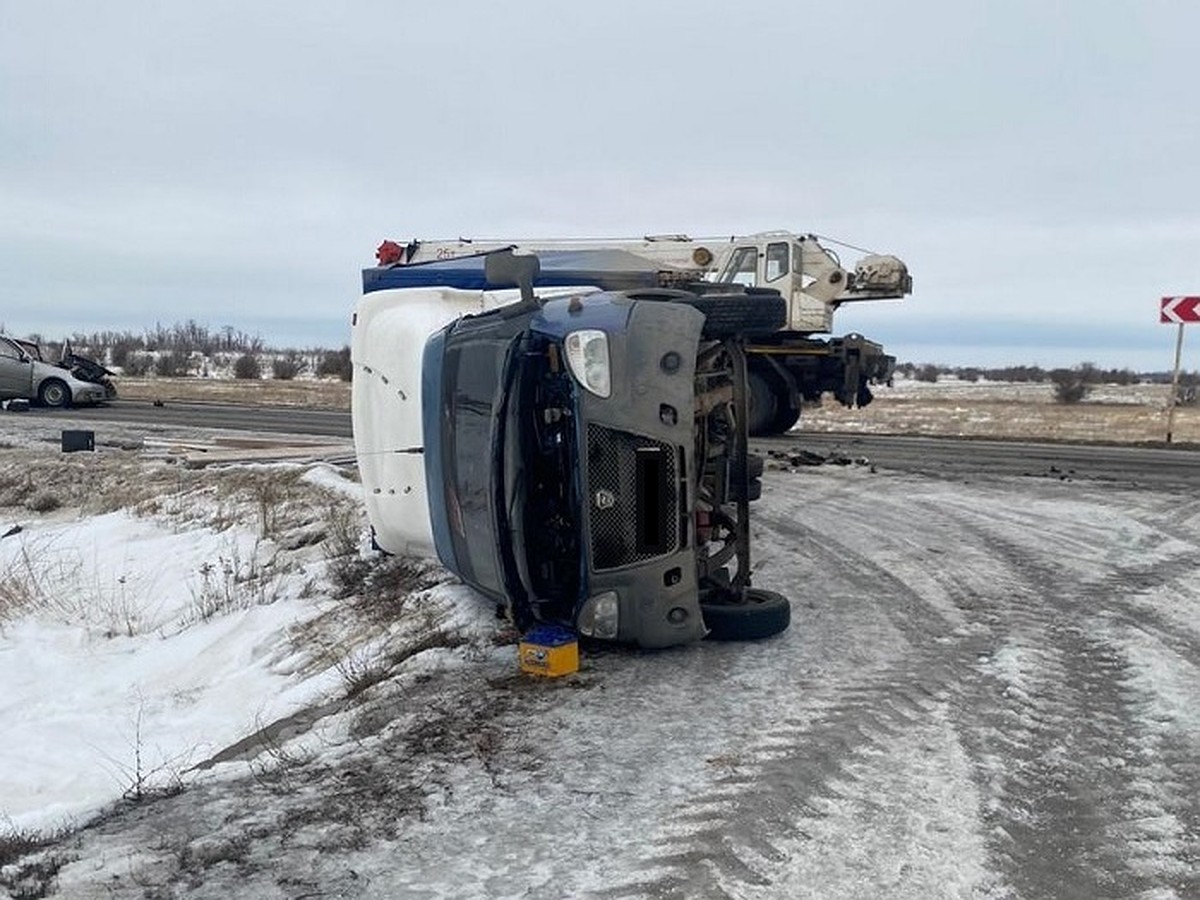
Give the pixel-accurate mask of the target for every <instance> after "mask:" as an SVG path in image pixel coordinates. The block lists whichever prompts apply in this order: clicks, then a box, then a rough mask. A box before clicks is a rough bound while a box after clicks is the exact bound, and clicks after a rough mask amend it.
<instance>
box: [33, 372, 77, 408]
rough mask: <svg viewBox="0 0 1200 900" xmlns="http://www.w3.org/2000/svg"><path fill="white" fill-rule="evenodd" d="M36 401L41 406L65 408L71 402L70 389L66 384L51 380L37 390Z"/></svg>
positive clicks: (54, 379) (43, 383)
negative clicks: (39, 402)
mask: <svg viewBox="0 0 1200 900" xmlns="http://www.w3.org/2000/svg"><path fill="white" fill-rule="evenodd" d="M38 400H39V401H41V403H42V405H43V406H58V407H61V406H66V405H67V404H69V403H70V402H71V389H70V388H68V387H67V385H66V382H63V381H59V380H58V379H57V378H51V379H49V380H48V381H43V382H42V386H41V387H40V388H38Z"/></svg>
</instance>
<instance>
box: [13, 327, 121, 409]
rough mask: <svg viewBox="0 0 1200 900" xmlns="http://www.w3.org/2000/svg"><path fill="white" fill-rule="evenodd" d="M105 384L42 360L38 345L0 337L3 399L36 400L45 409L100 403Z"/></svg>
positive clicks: (105, 395) (103, 398) (104, 395)
mask: <svg viewBox="0 0 1200 900" xmlns="http://www.w3.org/2000/svg"><path fill="white" fill-rule="evenodd" d="M107 398H108V391H107V390H106V389H105V387H104V385H101V384H96V383H94V382H91V381H83V380H81V379H79V378H76V377H75V376H74V375H73V374H72V373H71V371H70V370H69V369H66V368H63V367H62V366H56V365H54V364H53V363H48V362H46V361H44V360H43V359H42V358H41V354H40V353H39V352H38V351H37V345H36V344H31V343H30V342H28V341H22V340H19V339H17V338H13V337H8V336H7V335H0V400H16V399H22V400H32V401H35V402H37V403H40V404H42V405H43V406H51V407H62V406H70V405H71V404H75V403H100V402H101V401H103V400H106V399H107Z"/></svg>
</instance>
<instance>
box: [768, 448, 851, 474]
mask: <svg viewBox="0 0 1200 900" xmlns="http://www.w3.org/2000/svg"><path fill="white" fill-rule="evenodd" d="M767 456H768V457H769V458H770V459H771V462H772V465H771V468H773V469H798V468H800V467H802V466H870V465H871V460H869V459H868V458H867V457H865V456H847V455H846V454H844V453H842V452H840V451H838V450H833V451H831V452H829V453H817V452H815V451H813V450H805V449H803V448H802V447H792V448H791V449H788V450H768V451H767ZM872 469H873V467H872Z"/></svg>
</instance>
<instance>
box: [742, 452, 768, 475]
mask: <svg viewBox="0 0 1200 900" xmlns="http://www.w3.org/2000/svg"><path fill="white" fill-rule="evenodd" d="M766 467H767V461H766V460H765V459H764V458H763V456H762V454H760V453H747V454H746V474H747V475H748V476H749V477H750V478H761V477H762V473H763V469H765V468H766Z"/></svg>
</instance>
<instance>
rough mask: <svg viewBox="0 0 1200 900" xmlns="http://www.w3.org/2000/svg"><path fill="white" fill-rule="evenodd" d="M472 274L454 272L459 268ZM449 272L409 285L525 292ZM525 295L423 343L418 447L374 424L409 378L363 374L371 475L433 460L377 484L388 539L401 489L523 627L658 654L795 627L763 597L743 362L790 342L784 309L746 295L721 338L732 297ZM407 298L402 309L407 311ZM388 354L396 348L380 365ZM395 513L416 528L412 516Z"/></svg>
mask: <svg viewBox="0 0 1200 900" xmlns="http://www.w3.org/2000/svg"><path fill="white" fill-rule="evenodd" d="M475 264H476V263H475V262H474V261H470V260H468V261H463V260H456V261H455V263H454V265H453V268H454V270H455V271H457V272H459V273H461V272H462V271H464V270H471V271H474V269H473V268H472V267H473V266H474V265H475ZM435 266H437V264H428V268H424V267H423V266H408V267H405V268H406V269H407V270H409V271H408V272H405V273H404V275H405V276H406V277H409V278H411V277H413V276H414V274H415V277H416V278H417V279H418V280H428V281H430V282H436V281H438V280H442V281H454V282H455V287H454V288H453V289H452V290H454V291H460V290H476V289H479V288H481V287H482V288H484V289H485V290H486V289H488V288H496V287H508V286H511V285H508V284H503V283H502V284H500V285H497V284H495V283H493V282H490V281H488V280H487V279H484V281H483V282H482V283H474V282H469V281H464V279H463V278H462V277H461V274H460V275H456V276H453V277H452V273H451V271H450V268H451V267H446V266H443V267H442V268H441V270H440V271H431V270H432V269H434V267H435ZM536 267H537V264H535V268H536ZM412 270H418V271H417V272H415V273H413V272H412ZM369 271H370V270H369ZM481 271H482V268H481ZM541 271H542V272H546V271H548V270H546V269H542V270H541ZM549 271H552V270H549ZM370 277H371V278H374V279H376V280H375V282H374V283H376V284H388V285H390V286H391V287H389V288H388V289H389V290H390V289H394V287H395V285H396V284H397V281H396V274H393V275H392V276H390V277H382V276H381V275H380V273H378V272H373V273H372V275H371V276H370ZM561 277H562V278H563V279H564V280H567V279H580V278H581V277H586V278H587V279H589V281H585V282H584V284H588V283H589V282H591V283H594V282H597V281H599V282H603V281H604V280H605V278H604V277H602V276H601V275H599V274H597V273H591V274H588V275H581V273H579V272H571V273H569V274H564V275H562V276H561ZM399 283H400V284H405V283H406V282H404V281H403V280H401V281H400V282H399ZM464 284H466V287H463V285H464ZM420 287H421V288H423V289H426V290H428V289H431V288H435V285H434V284H432V283H430V284H423V285H420ZM529 287H530V286H528V285H527V286H525V287H524V289H523V291H522V293H523V298H522V299H520V300H517V301H515V302H509V303H498V304H496V305H493V306H492V308H486V307H487V306H488V304H487V303H486V302H482V303H480V307H479V309H478V310H477V311H473V312H470V313H467V314H461V312H462V311H461V309H459V310H457V312H458V313H460V314H455V315H454V317H453V318H452V319H451V320H450V321H448V322H446V323H445V324H443V325H441V327H439V328H438V329H437V330H436V331H434V332H433V334H432V335H431V336H429V337H428V338H427V339H425V340H424V341H423V347H420V363H419V398H420V400H419V421H420V436H419V437H420V440H419V444H412V446H409V447H396V448H384V447H383V446H381V445H380V443H379V440H378V435H377V434H374V432H378V431H379V430H380V429H379V428H377V427H372V422H378V421H379V419H380V409H379V406H380V404H382V403H393V402H395V401H394V397H395V395H397V394H400V395H403V396H404V398H405V400H404V402H405V403H411V399H412V397H411V395H412V394H413V393H414V392H413V390H412V387H413V386H412V385H411V382H412V380H413V379H412V378H411V375H410V378H409V382H410V384H409V386H408V387H407V388H406V387H400V386H397V382H396V381H394V380H393V379H389V380H388V384H387V389H386V390H380V389H379V388H380V385H379V384H378V378H379V369H380V363H379V362H375V363H374V364H372V362H371V361H369V360H364V359H357V358H356V360H355V362H356V371H355V380H354V390H355V392H356V397H355V437H356V443H357V444H358V449H359V459H360V466H361V464H362V463H363V460H364V459H366V460H367V461H368V466H367V468H368V469H370V468H371V465H372V462H371V457H372V456H377V455H379V454H381V453H386V450H387V449H394V450H396V451H405V450H407V451H412V452H409V453H400V452H397V453H396V454H394V455H397V456H399V455H407V456H409V457H412V458H418V459H419V460H420V463H421V467H422V469H423V484H421V485H420V491H414V485H412V484H408V485H407V486H406V487H407V488H408V490H407V491H405V488H404V487H401V486H400V485H399V482H396V483H385V482H387V479H386V478H380V477H378V475H379V473H378V470H377V469H376V470H374V471H372V472H368V471H367V470H364V472H363V475H364V479H363V480H364V486H365V487H366V488H367V489H368V498H369V502H368V513H369V514H370V516H371V519H372V525H373V526H376V535H377V540H378V539H379V534H380V533H381V531H382V533H385V534H394V533H395V531H396V529H395V528H392V529H389V528H387V527H386V526H387V524H388V523H387V522H385V521H383V520H384V519H387V518H388V517H389V516H391V517H393V518H394V517H395V516H396V515H397V513H396V512H395V511H394V510H393V511H392V512H389V507H388V505H387V504H388V502H390V501H389V498H388V495H387V492H388V491H390V492H391V497H396V498H400V499H402V498H403V497H407V496H409V495H411V494H413V493H414V492H416V493H420V494H422V495H423V501H424V503H425V505H426V507H427V523H428V535H429V544H431V546H432V549H433V550H434V552H435V553H436V555H437V557H438V558H439V559H440V560H441V562H442V563H443V564H444V565H445V566H446V567H447V568H448V569H450V570H451V571H453V572H454V573H455V574H457V575H458V576H459V577H460V578H461V579H462V580H463V581H464V582H465V583H467V584H469V585H471V586H472V587H473V588H475V589H476V590H477V591H478V592H480V593H482V594H484V595H486V596H487V597H490V598H492V599H493V600H495V601H497V602H498V603H501V604H504V605H505V606H506V608H507V609H508V610H509V611H510V614H511V616H512V618H513V619H514V621H515V622H516V624H517V625H518V626H519V627H521V628H522V629H524V628H526V627H529V626H531V625H533V624H534V623H539V622H541V623H552V624H559V625H565V626H567V627H570V628H573V629H575V630H577V631H578V632H579V633H580V634H582V635H585V636H589V637H594V638H600V639H609V640H616V641H621V642H628V643H635V644H638V645H641V646H644V647H664V646H669V645H673V644H681V643H687V642H690V641H695V640H698V639H700V638H702V637H704V636H705V635H706V634H708V633H709V632H710V631H716V632H718V633H719V634H718V636H730V637H763V636H766V635H768V634H773V633H775V632H777V631H780V630H782V629H783V628H784V627H786V625H787V619H788V608H787V602H786V600H783V598H781V597H779V596H778V595H773V594H770V592H764V591H756V590H753V589H751V588H750V582H749V529H748V509H749V502H750V501H751V500H752V499H753V498H754V497H755V496H757V493H756V492H757V491H758V490H761V484H760V483H759V482H758V475H759V474H761V467H758V468H757V469H756V468H755V466H754V465H752V464H751V458H750V457H749V454H748V453H747V445H746V427H745V418H744V409H745V403H746V398H745V378H746V376H745V360H744V356H743V355H742V354H741V351H740V347H739V340H740V335H741V332H742V331H744V330H745V329H746V328H753V327H755V323H757V327H759V328H770V327H778V317H779V316H781V315H783V304H782V300H781V299H780V300H779V302H778V303H773V302H772V301H773V299H777V298H771V297H770V296H759V295H754V294H751V295H747V296H746V303H745V304H743V307H744V309H743V315H742V316H739V317H737V320H736V321H734V322H732V323H731V322H724V323H722V322H718V323H716V325H714V324H713V322H711V321H710V319H711V318H712V310H714V309H717V308H719V309H720V310H721V311H722V312H721V315H724V316H728V315H729V310H730V308H731V307H730V304H729V303H728V297H722V298H721V300H722V302H721V303H719V304H708V305H706V303H705V302H704V301H705V298H699V297H696V296H695V295H691V294H688V293H687V292H685V291H676V290H663V289H661V288H657V287H655V286H636V285H635V286H633V287H630V288H627V289H625V290H603V289H591V290H587V289H584V290H578V291H574V290H568V291H565V292H560V293H559V295H558V296H553V297H550V298H538V297H535V296H534V295H533V292H532V290H530V289H529ZM435 289H440V288H435ZM372 293H374V292H373V291H370V290H369V291H368V292H367V296H368V297H370V295H371V294H372ZM398 293H400V294H403V290H400V291H398ZM444 299H445V296H444V295H443V300H444ZM394 300H395V304H397V305H399V306H400V308H403V301H404V298H403V297H398V298H394ZM735 305H736V304H735ZM368 318H369V319H370V320H371V321H376V320H377V319H378V316H373V317H372V316H368ZM362 324H363V325H364V326H366V327H369V324H368V323H367V322H364V323H362ZM358 326H359V321H358V317H357V316H356V327H358ZM368 343H369V341H367V340H365V339H364V340H361V341H360V340H358V335H356V341H355V345H354V347H353V348H352V352H355V353H356V355H360V356H361V355H366V353H367V349H366V346H367V344H368ZM360 345H362V347H363V349H362V351H361V352H360V351H359V347H360ZM396 350H397V352H398V353H402V352H403V351H402V348H396ZM414 350H415V348H409V351H408V354H409V355H408V366H409V368H410V369H411V368H412V367H413V363H414V360H412V359H411V355H412V353H413V351H414ZM381 352H382V354H384V355H386V353H387V347H386V345H385V346H384V347H382V348H377V350H376V352H375V356H376V357H377V358H378V357H379V356H380V354H381ZM360 366H361V367H362V368H363V369H364V373H363V374H364V376H365V377H363V378H362V379H361V380H362V382H363V385H362V388H361V389H362V391H363V392H364V393H365V394H370V395H371V396H373V397H374V398H375V399H374V400H370V399H363V400H362V401H361V402H360V398H359V397H358V396H357V395H358V393H359V391H360V374H359V367H360ZM412 374H415V373H412ZM385 377H386V376H385ZM372 382H374V385H373V386H372ZM739 404H740V408H741V409H742V410H743V415H742V416H741V417H739V415H738V409H739ZM360 406H362V407H363V408H362V409H360ZM408 410H409V411H410V412H411V406H409V407H408ZM385 418H386V417H385ZM360 425H361V430H362V431H363V434H361V435H360ZM368 432H371V433H368ZM399 442H400V443H411V439H407V440H401V441H399ZM410 461H411V459H410ZM407 478H408V481H410V482H411V481H413V480H414V479H413V477H412V473H411V472H410V473H409V475H408V476H407ZM372 496H374V497H375V498H376V503H375V505H374V506H373V505H372V503H371V502H370V498H371V497H372ZM399 515H402V516H414V515H415V512H414V507H408V508H405V509H404V510H403V511H401V512H400V513H399ZM393 524H394V523H393ZM380 525H383V526H385V527H383V528H382V529H381V528H380V527H379V526H380ZM392 542H393V543H396V541H395V539H394V538H393V539H392ZM381 544H382V545H383V546H384V547H385V549H393V548H391V547H388V546H387V542H386V541H383V542H381Z"/></svg>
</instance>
